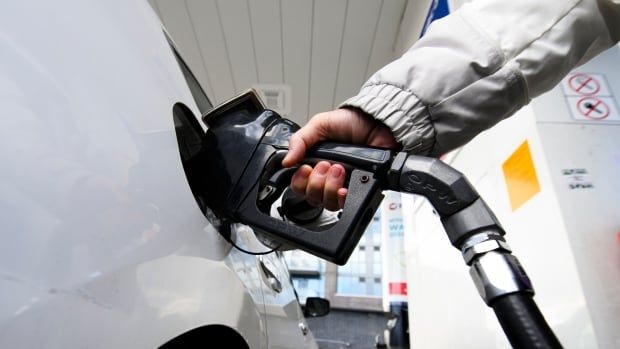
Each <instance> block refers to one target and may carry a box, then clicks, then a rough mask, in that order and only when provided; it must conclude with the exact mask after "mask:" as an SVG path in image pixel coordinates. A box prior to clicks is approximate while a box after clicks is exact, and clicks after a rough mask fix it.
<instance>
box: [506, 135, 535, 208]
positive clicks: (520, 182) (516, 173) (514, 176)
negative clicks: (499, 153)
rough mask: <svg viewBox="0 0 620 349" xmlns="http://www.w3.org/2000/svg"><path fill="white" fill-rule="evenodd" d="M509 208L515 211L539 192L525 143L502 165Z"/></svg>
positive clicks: (530, 157) (530, 155)
mask: <svg viewBox="0 0 620 349" xmlns="http://www.w3.org/2000/svg"><path fill="white" fill-rule="evenodd" d="M502 169H503V170H504V178H505V179H506V187H507V188H508V197H509V198H510V206H511V207H512V210H513V211H515V210H516V209H518V208H519V207H521V205H523V204H524V203H525V202H526V201H528V200H529V199H531V198H532V197H533V196H534V195H536V194H537V193H538V192H539V191H540V183H538V177H537V176H536V169H535V168H534V162H533V161H532V154H531V153H530V147H529V145H528V143H527V141H525V142H523V144H521V145H520V146H519V148H517V150H515V152H514V153H512V155H510V157H509V158H508V159H507V160H506V161H504V164H503V165H502Z"/></svg>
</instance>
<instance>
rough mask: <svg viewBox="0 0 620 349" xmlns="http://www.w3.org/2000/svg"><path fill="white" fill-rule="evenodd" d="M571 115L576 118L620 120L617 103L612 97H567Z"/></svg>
mask: <svg viewBox="0 0 620 349" xmlns="http://www.w3.org/2000/svg"><path fill="white" fill-rule="evenodd" d="M566 99H567V101H568V105H569V107H570V110H571V115H572V116H573V119H575V120H588V121H620V115H619V114H618V109H617V108H616V103H615V101H614V99H613V98H612V97H599V96H592V97H590V96H586V97H567V98H566Z"/></svg>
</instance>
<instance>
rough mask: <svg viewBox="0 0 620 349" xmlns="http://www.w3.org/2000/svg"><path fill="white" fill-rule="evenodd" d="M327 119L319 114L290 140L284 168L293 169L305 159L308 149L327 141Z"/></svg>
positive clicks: (283, 161) (283, 162)
mask: <svg viewBox="0 0 620 349" xmlns="http://www.w3.org/2000/svg"><path fill="white" fill-rule="evenodd" d="M324 119H325V117H324V116H321V114H317V115H316V116H315V117H314V118H313V119H312V120H311V121H310V122H308V124H307V125H306V126H304V127H302V128H301V129H299V130H298V131H297V132H295V133H294V134H293V135H292V136H291V139H290V140H289V146H288V153H287V154H286V156H285V157H284V159H283V160H282V166H284V167H291V166H293V165H295V164H296V163H298V162H299V161H301V160H302V159H303V158H304V154H305V153H306V150H308V148H311V147H312V146H313V145H315V144H316V143H318V142H320V141H322V140H324V139H326V137H325V134H324V131H323V129H324V124H325V121H324Z"/></svg>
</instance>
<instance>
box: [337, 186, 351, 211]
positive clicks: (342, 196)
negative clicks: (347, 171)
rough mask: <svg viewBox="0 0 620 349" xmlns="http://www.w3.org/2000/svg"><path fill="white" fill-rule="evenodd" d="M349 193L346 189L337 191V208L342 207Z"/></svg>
mask: <svg viewBox="0 0 620 349" xmlns="http://www.w3.org/2000/svg"><path fill="white" fill-rule="evenodd" d="M348 193H349V190H348V189H347V188H340V189H338V194H337V195H338V206H340V208H343V207H344V202H345V200H346V199H347V194H348Z"/></svg>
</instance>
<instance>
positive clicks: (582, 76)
mask: <svg viewBox="0 0 620 349" xmlns="http://www.w3.org/2000/svg"><path fill="white" fill-rule="evenodd" d="M562 91H563V92H564V95H566V96H594V95H596V96H610V95H611V93H610V91H609V88H608V87H607V81H605V76H604V75H603V74H586V73H573V74H569V75H568V76H567V77H566V78H564V80H562Z"/></svg>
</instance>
